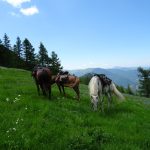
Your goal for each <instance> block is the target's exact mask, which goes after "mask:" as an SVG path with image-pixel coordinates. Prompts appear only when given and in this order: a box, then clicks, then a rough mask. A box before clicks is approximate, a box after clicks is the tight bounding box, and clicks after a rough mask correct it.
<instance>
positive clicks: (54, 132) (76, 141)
mask: <svg viewBox="0 0 150 150" xmlns="http://www.w3.org/2000/svg"><path fill="white" fill-rule="evenodd" d="M80 91H81V101H80V102H78V101H77V100H76V99H75V98H74V96H75V93H74V92H73V90H72V89H69V88H66V93H67V96H66V97H64V96H63V95H60V94H59V91H58V89H57V87H55V86H53V87H52V99H51V100H48V99H47V98H45V97H44V96H42V95H40V96H38V94H37V91H36V87H35V84H34V81H33V79H32V77H31V73H30V72H28V71H24V70H16V69H7V68H5V69H4V68H0V131H1V132H0V149H54V150H57V149H58V150H59V149H63V150H65V149H67V150H74V149H76V150H80V149H82V150H84V149H87V150H100V149H108V150H113V149H114V150H120V149H122V150H126V149H133V150H135V149H137V150H141V149H143V150H146V149H147V150H148V149H150V107H149V101H150V100H149V99H146V98H140V97H134V96H126V102H123V103H117V101H116V98H114V102H113V106H112V107H111V109H110V110H107V104H105V113H104V114H102V113H101V112H100V110H99V111H97V112H93V111H92V109H91V107H90V100H89V96H88V89H87V86H85V85H80ZM143 102H144V103H143ZM145 102H146V103H145Z"/></svg>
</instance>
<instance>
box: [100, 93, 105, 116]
mask: <svg viewBox="0 0 150 150" xmlns="http://www.w3.org/2000/svg"><path fill="white" fill-rule="evenodd" d="M99 98H100V105H101V112H102V113H103V112H104V107H103V101H104V100H103V99H104V97H103V95H102V93H100V94H99Z"/></svg>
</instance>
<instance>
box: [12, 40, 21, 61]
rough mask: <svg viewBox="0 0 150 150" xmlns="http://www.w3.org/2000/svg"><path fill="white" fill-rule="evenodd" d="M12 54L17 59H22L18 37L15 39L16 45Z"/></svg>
mask: <svg viewBox="0 0 150 150" xmlns="http://www.w3.org/2000/svg"><path fill="white" fill-rule="evenodd" d="M13 50H14V52H15V53H16V54H17V55H18V57H19V58H21V57H22V51H23V50H22V43H21V40H20V38H19V37H17V41H16V44H15V45H14V48H13Z"/></svg>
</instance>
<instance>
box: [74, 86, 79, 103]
mask: <svg viewBox="0 0 150 150" xmlns="http://www.w3.org/2000/svg"><path fill="white" fill-rule="evenodd" d="M73 89H74V91H75V92H76V94H77V99H78V101H79V100H80V91H79V86H75V87H73Z"/></svg>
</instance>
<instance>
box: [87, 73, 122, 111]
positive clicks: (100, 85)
mask: <svg viewBox="0 0 150 150" xmlns="http://www.w3.org/2000/svg"><path fill="white" fill-rule="evenodd" d="M104 83H105V84H104ZM88 88H89V93H90V98H91V104H92V107H93V109H94V110H97V106H98V101H99V99H100V104H101V111H102V112H104V109H103V94H105V95H107V97H108V108H109V107H110V103H111V101H112V99H111V98H112V93H114V94H115V95H116V96H118V97H119V98H120V99H122V100H123V99H124V96H123V95H122V94H121V93H120V92H119V91H118V90H117V88H116V86H115V84H114V83H113V82H112V81H111V80H110V79H109V78H107V77H106V76H105V75H102V76H101V77H100V76H98V75H95V76H93V77H92V78H91V80H90V82H89V86H88Z"/></svg>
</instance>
